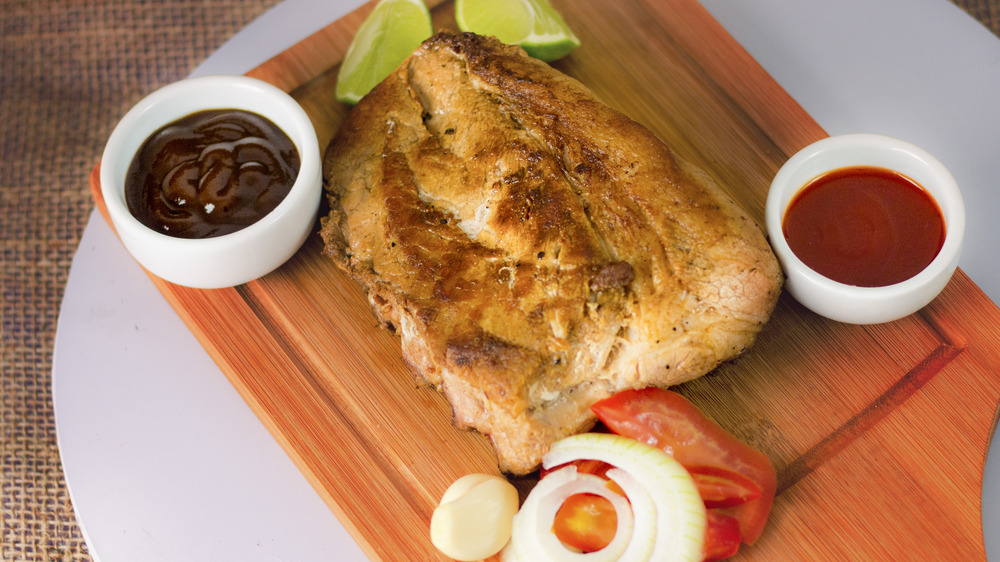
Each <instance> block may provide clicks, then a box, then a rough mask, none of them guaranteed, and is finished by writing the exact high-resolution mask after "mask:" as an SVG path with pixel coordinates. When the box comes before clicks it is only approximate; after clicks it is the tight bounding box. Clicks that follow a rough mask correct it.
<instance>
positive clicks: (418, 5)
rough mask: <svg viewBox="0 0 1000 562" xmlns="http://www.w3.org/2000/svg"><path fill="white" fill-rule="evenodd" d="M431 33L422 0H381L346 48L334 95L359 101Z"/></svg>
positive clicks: (432, 31) (431, 27)
mask: <svg viewBox="0 0 1000 562" xmlns="http://www.w3.org/2000/svg"><path fill="white" fill-rule="evenodd" d="M433 33H434V27H433V25H432V23H431V14H430V11H429V10H428V9H427V5H426V4H424V2H423V0H380V1H379V3H378V4H377V5H376V6H375V8H374V9H373V10H372V12H371V14H369V15H368V17H367V18H365V21H364V22H362V23H361V27H359V28H358V31H357V33H355V35H354V38H353V39H352V40H351V44H350V46H349V47H348V48H347V54H346V55H344V62H343V63H341V65H340V74H339V76H338V77H337V86H336V89H335V90H334V97H335V98H336V99H337V101H340V102H342V103H347V104H351V105H353V104H356V103H358V102H359V101H360V100H361V98H362V97H364V96H365V94H367V93H368V92H369V91H371V89H372V88H374V87H375V86H376V85H377V84H378V83H379V82H381V81H382V80H384V79H385V78H386V76H389V74H391V73H392V71H393V70H396V68H398V67H399V64H400V63H402V62H403V61H404V60H405V59H406V57H408V56H410V54H412V53H413V51H415V50H416V49H417V47H419V46H420V43H422V42H423V41H424V40H425V39H427V38H428V37H430V36H431V35H432V34H433Z"/></svg>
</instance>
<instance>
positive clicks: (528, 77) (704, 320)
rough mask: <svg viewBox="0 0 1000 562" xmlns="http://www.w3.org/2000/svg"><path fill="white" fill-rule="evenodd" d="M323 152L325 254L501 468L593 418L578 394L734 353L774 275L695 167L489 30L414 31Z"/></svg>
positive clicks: (751, 333) (678, 374)
mask: <svg viewBox="0 0 1000 562" xmlns="http://www.w3.org/2000/svg"><path fill="white" fill-rule="evenodd" d="M324 166H325V170H324V180H325V184H326V188H327V194H328V198H329V201H330V206H331V211H330V214H329V216H328V217H325V219H324V220H323V224H322V231H321V232H322V236H323V238H324V241H325V252H326V253H327V254H328V255H329V256H330V257H331V258H333V260H334V261H335V262H336V263H337V264H338V265H339V266H340V267H342V268H343V269H344V270H346V271H347V272H349V273H350V274H351V275H352V276H353V277H354V278H355V279H357V280H358V281H359V282H360V283H361V284H362V285H363V286H364V288H365V290H366V291H367V295H368V299H369V301H370V302H371V305H372V307H373V309H374V311H375V313H376V315H377V316H378V318H379V319H380V321H381V323H382V325H383V326H385V327H386V328H388V329H389V330H392V331H394V332H396V333H398V334H399V335H400V337H401V342H402V353H403V356H404V357H405V359H406V361H407V362H408V363H409V365H410V366H411V367H412V370H413V371H414V373H415V375H416V377H417V379H418V380H419V381H420V382H421V383H426V384H430V385H434V386H435V387H436V388H437V389H439V390H440V391H441V392H442V393H444V395H445V396H446V397H447V399H448V400H449V402H450V403H451V406H452V409H453V412H454V423H455V425H456V426H458V427H460V428H464V429H475V430H477V431H479V432H481V433H483V434H486V435H488V436H489V437H490V439H491V440H492V443H493V445H494V448H495V449H496V453H497V457H498V461H499V466H500V468H501V469H502V470H504V471H506V472H508V473H513V474H525V473H528V472H530V471H532V470H534V469H535V468H537V466H538V465H539V463H540V461H541V457H542V455H543V454H544V453H545V452H546V451H547V450H548V449H549V446H550V445H551V444H552V443H553V442H555V441H556V440H558V439H560V438H563V437H566V436H568V435H571V434H574V433H578V432H581V431H586V430H588V429H590V428H591V427H593V425H594V423H595V417H594V415H593V414H592V413H591V411H590V409H589V407H590V405H591V404H592V403H594V402H595V401H597V400H599V399H602V398H605V397H607V396H610V395H612V394H614V393H616V392H619V391H621V390H625V389H631V388H640V387H645V386H650V385H657V386H669V385H675V384H678V383H681V382H684V381H687V380H690V379H693V378H696V377H699V376H701V375H704V374H705V373H708V372H709V371H711V370H713V369H714V368H715V367H716V366H718V365H719V363H720V362H723V361H726V360H729V359H731V358H733V357H735V356H736V355H738V354H740V353H741V352H743V351H744V350H745V349H747V348H748V346H750V345H751V343H752V342H753V341H754V338H755V337H756V335H757V333H758V332H759V331H760V329H761V327H762V326H763V325H764V323H765V322H766V321H767V319H768V318H769V316H770V314H771V312H772V311H773V309H774V306H775V303H776V301H777V298H778V295H779V293H780V291H781V285H782V280H783V277H782V274H781V270H780V268H779V266H778V263H777V260H776V259H775V257H774V255H773V253H772V252H771V249H770V247H769V246H768V244H767V241H766V240H765V238H764V236H763V234H762V232H761V229H760V228H759V226H758V225H757V224H756V223H755V222H754V221H753V220H752V219H750V218H749V217H748V216H747V215H746V213H745V212H744V211H743V210H742V209H740V208H739V207H738V206H737V205H736V204H735V203H734V202H733V201H732V200H731V198H730V197H728V196H727V195H726V193H725V192H724V191H722V190H721V189H720V188H718V187H717V186H716V185H715V184H714V183H713V181H712V180H711V179H710V178H709V177H708V176H707V175H706V174H704V173H703V172H701V171H699V170H697V169H695V168H694V167H692V166H690V165H688V164H686V163H684V162H682V161H680V160H679V159H678V158H676V157H675V156H674V155H673V154H672V153H671V151H670V150H669V149H668V148H667V147H666V146H664V144H663V143H662V142H661V141H659V140H658V139H657V138H656V137H655V136H654V135H653V134H652V133H651V132H649V131H648V130H647V129H645V128H644V127H642V126H641V125H639V124H638V123H636V122H634V121H632V120H631V119H629V118H628V117H626V116H625V115H623V114H621V113H620V112H618V111H615V110H613V109H611V108H609V107H608V106H606V105H604V104H603V103H601V102H600V101H599V100H597V99H596V97H595V96H594V94H593V93H592V92H590V91H589V90H588V89H587V88H586V87H584V86H583V85H582V84H580V83H579V82H578V81H576V80H574V79H572V78H570V77H568V76H566V75H564V74H562V73H560V72H559V71H557V70H555V69H553V68H552V67H550V66H549V65H547V64H545V63H544V62H541V61H538V60H535V59H532V58H530V57H528V56H527V55H526V54H525V53H524V52H523V51H522V50H521V49H519V48H517V47H513V46H508V45H504V44H502V43H500V42H498V41H496V40H495V39H492V38H485V37H481V36H477V35H473V34H462V35H455V34H449V33H440V34H437V35H435V36H433V37H431V38H430V39H428V40H427V41H426V42H425V43H424V44H423V45H422V46H421V47H420V48H419V49H417V50H416V51H415V52H414V53H413V55H412V56H410V57H409V58H408V59H407V60H406V61H405V62H404V63H403V64H402V65H401V66H400V67H399V69H398V70H396V71H395V73H394V74H392V75H390V76H389V77H388V78H387V79H386V80H385V81H384V82H382V83H381V84H380V85H378V86H377V87H376V88H375V89H374V90H373V91H372V92H370V93H369V94H368V95H367V96H366V97H365V98H364V99H362V100H361V101H360V102H359V103H358V105H357V106H356V107H355V108H354V109H353V110H352V111H351V113H350V114H349V116H348V117H347V119H346V121H345V123H344V124H343V125H342V127H341V129H340V130H339V131H338V133H337V135H336V137H335V138H334V139H333V141H332V142H331V143H330V146H329V147H328V149H327V152H326V154H325V157H324Z"/></svg>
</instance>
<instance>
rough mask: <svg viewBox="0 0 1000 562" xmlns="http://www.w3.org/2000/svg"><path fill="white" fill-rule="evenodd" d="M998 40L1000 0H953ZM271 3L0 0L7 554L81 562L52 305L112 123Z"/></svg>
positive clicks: (1, 546)
mask: <svg viewBox="0 0 1000 562" xmlns="http://www.w3.org/2000/svg"><path fill="white" fill-rule="evenodd" d="M955 1H956V3H957V4H959V5H960V6H962V7H963V8H964V9H966V10H967V11H968V12H969V13H970V14H971V15H972V16H973V17H975V18H977V19H978V20H979V21H981V22H982V23H983V24H984V25H986V26H987V27H989V28H990V29H991V30H992V31H993V32H994V33H997V34H998V35H1000V0H955ZM276 3H278V0H162V1H156V2H149V1H148V0H147V1H140V0H105V1H101V0H95V1H91V0H85V1H80V0H57V1H38V0H0V321H2V322H0V338H2V348H0V466H2V470H3V474H2V480H0V513H2V517H3V527H2V534H0V559H2V560H5V561H6V560H12V561H20V560H60V561H62V560H90V556H89V554H88V552H87V546H86V544H85V542H84V540H83V537H82V535H81V533H80V529H79V527H78V526H77V524H76V521H75V518H74V514H73V506H72V504H71V503H70V499H69V494H68V492H67V490H66V484H65V480H64V478H63V473H62V468H61V466H60V461H59V451H58V450H57V447H56V434H55V424H54V421H53V414H52V395H51V385H50V382H51V380H50V375H51V370H52V345H53V341H54V338H55V329H56V321H57V315H58V311H59V304H60V301H61V299H62V295H63V290H64V288H65V284H66V278H67V275H68V273H69V267H70V262H71V261H72V258H73V254H74V252H75V251H76V247H77V244H78V243H79V239H80V235H81V233H82V231H83V228H84V226H85V225H86V221H87V219H88V217H89V215H90V211H91V209H92V208H93V203H92V202H91V199H90V195H89V191H88V185H87V178H88V174H89V172H90V169H91V167H93V166H94V164H95V163H96V162H97V159H98V157H99V155H100V153H101V151H102V149H103V146H104V143H105V141H106V140H107V137H108V135H109V134H110V133H111V129H112V128H113V127H114V125H115V123H116V122H117V120H118V119H119V118H120V117H121V116H122V115H124V113H125V112H126V111H127V110H128V108H129V107H131V106H132V105H133V104H135V103H136V102H137V101H139V99H141V98H142V97H143V96H145V95H146V94H148V93H149V92H151V91H153V90H155V89H156V88H158V87H160V86H163V85H165V84H168V83H170V82H174V81H176V80H179V79H181V78H183V77H184V76H186V75H187V74H188V73H190V72H191V70H193V69H194V67H195V66H196V65H197V64H198V63H199V62H200V61H202V60H203V59H204V58H205V57H206V56H208V55H209V54H210V53H211V52H212V51H214V50H215V49H216V48H217V47H218V46H220V45H221V44H222V43H223V42H224V41H225V40H226V39H228V38H229V37H230V36H232V35H233V34H234V33H235V32H236V31H238V30H239V29H240V28H242V27H243V26H245V25H246V24H247V23H249V22H250V21H251V20H252V19H253V18H255V17H256V16H258V15H259V14H261V13H263V12H264V11H265V10H266V9H267V8H269V7H271V6H272V5H274V4H276Z"/></svg>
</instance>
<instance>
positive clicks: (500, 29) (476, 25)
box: [455, 0, 580, 61]
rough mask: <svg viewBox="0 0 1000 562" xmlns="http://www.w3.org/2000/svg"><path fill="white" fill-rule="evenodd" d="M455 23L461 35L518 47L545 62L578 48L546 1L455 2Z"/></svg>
mask: <svg viewBox="0 0 1000 562" xmlns="http://www.w3.org/2000/svg"><path fill="white" fill-rule="evenodd" d="M455 22H456V23H458V28H459V29H461V30H462V31H471V32H473V33H478V34H479V35H492V36H494V37H496V38H497V39H499V40H501V41H503V42H504V43H508V44H511V45H520V46H521V47H522V48H524V50H525V51H527V53H528V54H529V55H531V56H533V57H535V58H539V59H542V60H544V61H553V60H556V59H558V58H562V57H564V56H566V55H568V54H569V53H570V51H572V50H573V49H575V48H577V47H579V46H580V40H579V39H578V38H577V37H576V35H574V34H573V30H572V29H570V28H569V26H568V25H566V21H565V20H563V18H562V16H560V15H559V12H557V11H556V9H555V8H553V7H552V4H550V3H549V0H456V1H455Z"/></svg>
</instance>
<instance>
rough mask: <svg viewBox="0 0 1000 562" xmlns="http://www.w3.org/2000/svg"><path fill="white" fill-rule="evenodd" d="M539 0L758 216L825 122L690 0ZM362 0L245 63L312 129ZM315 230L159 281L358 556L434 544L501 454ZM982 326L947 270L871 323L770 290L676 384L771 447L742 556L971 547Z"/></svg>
mask: <svg viewBox="0 0 1000 562" xmlns="http://www.w3.org/2000/svg"><path fill="white" fill-rule="evenodd" d="M553 3H554V4H556V5H557V6H558V7H559V8H560V9H561V11H562V13H563V14H564V15H565V17H566V19H567V21H568V22H569V24H570V25H571V26H572V28H573V29H574V30H575V31H576V32H577V34H578V35H579V36H580V37H581V38H582V40H583V46H582V47H581V48H580V49H578V50H577V51H576V52H574V53H573V54H571V55H570V56H569V57H567V58H565V59H563V60H560V61H557V62H556V63H554V66H555V67H557V68H559V69H560V70H562V71H564V72H566V73H568V74H569V75H571V76H573V77H575V78H577V79H579V80H581V81H582V82H583V83H584V84H586V85H587V86H589V87H590V88H592V89H593V90H594V91H595V92H596V93H597V94H598V95H599V96H600V97H602V98H603V99H604V100H605V101H606V102H608V103H609V104H610V105H612V106H614V107H616V108H618V109H621V110H622V111H624V112H625V113H626V114H628V115H630V116H631V117H633V118H634V119H636V120H637V121H639V122H641V123H643V124H644V125H646V126H647V127H649V128H650V129H652V130H653V131H654V132H655V133H656V134H657V135H658V136H659V137H660V138H661V139H663V140H664V141H665V142H666V143H667V144H668V145H670V146H671V147H672V148H673V149H674V150H675V151H677V152H678V153H679V154H681V155H682V156H684V157H686V158H688V159H689V160H691V161H693V162H695V163H697V164H699V165H700V166H701V167H703V168H704V169H705V170H707V171H709V172H710V173H711V174H712V175H714V176H715V177H716V179H717V180H718V181H719V183H720V184H721V185H723V186H726V188H727V189H728V191H729V192H730V194H731V195H732V196H733V197H734V198H735V199H736V200H737V201H738V202H739V203H740V204H741V205H743V206H744V207H745V208H746V209H747V210H748V211H749V212H750V214H751V215H752V216H754V217H755V218H756V219H757V220H758V221H760V222H763V214H764V213H763V209H764V200H765V196H766V192H767V187H768V184H769V182H770V179H771V177H772V176H773V174H774V173H775V171H776V170H777V169H778V167H779V166H780V165H781V164H782V163H783V162H784V161H785V160H786V159H787V158H788V157H789V156H790V155H791V154H793V153H794V152H795V151H797V150H798V149H799V148H801V147H803V146H805V145H806V144H808V143H809V142H812V141H814V140H817V139H819V138H822V137H824V136H826V134H825V133H824V131H823V130H822V129H821V128H820V127H819V126H818V125H817V124H816V123H815V122H814V121H813V120H812V119H811V118H810V117H809V115H807V114H806V113H805V112H804V111H803V110H802V108H800V107H799V106H798V105H797V104H796V103H795V102H794V101H793V100H792V99H791V98H790V97H789V96H788V94H787V93H785V92H784V91H783V90H782V89H781V88H780V87H779V86H778V85H777V84H776V83H775V82H774V81H773V80H772V79H771V78H770V77H769V76H768V75H767V73H766V72H764V70H763V69H761V67H760V66H759V65H758V64H757V63H756V62H755V61H754V60H753V59H752V58H751V57H750V56H749V55H748V54H747V53H746V52H745V51H743V49H742V48H741V47H740V46H739V45H738V44H737V43H736V42H735V41H734V40H733V39H732V38H731V37H730V36H729V35H728V34H727V33H726V32H725V30H724V29H723V28H722V27H721V26H720V25H718V23H717V22H715V21H714V20H713V19H712V17H711V16H710V15H709V14H708V13H707V12H706V11H705V10H704V9H703V8H702V7H701V5H700V4H698V3H697V2H696V1H695V0H669V1H668V0H645V1H628V2H608V1H606V0H586V1H584V0H576V1H572V0H553ZM428 4H429V5H431V6H433V15H434V20H435V25H436V27H437V28H449V29H454V23H453V22H454V20H453V7H452V5H451V3H450V2H444V3H442V2H440V0H438V1H437V2H434V1H431V2H428ZM371 8H372V4H367V5H365V6H363V7H361V8H359V9H358V10H357V11H356V12H354V13H352V14H349V15H348V16H345V17H344V18H343V19H341V20H340V21H337V22H335V23H333V24H331V25H330V26H329V27H327V28H325V29H323V30H321V31H320V32H318V33H316V34H315V35H313V36H311V37H309V38H307V39H305V40H303V41H302V42H301V43H299V44H297V45H295V46H293V47H291V48H290V49H288V50H287V51H286V52H284V53H282V54H280V55H278V56H277V57H275V58H274V59H272V60H270V61H268V62H266V63H265V64H263V65H261V66H260V67H259V68H257V69H255V70H253V71H252V72H251V73H250V74H251V75H252V76H255V77H258V78H262V79H264V80H267V81H270V82H272V83H274V84H276V85H278V86H280V87H282V88H284V89H286V90H287V91H290V92H291V93H292V95H293V96H294V97H295V98H296V99H298V100H299V101H300V103H301V104H302V105H303V107H305V109H306V111H307V112H308V113H309V115H310V117H311V118H312V120H313V122H314V124H315V126H316V129H317V133H318V135H319V140H320V143H321V146H326V144H327V142H328V141H329V140H330V138H331V137H332V136H333V134H334V132H335V131H336V129H337V126H338V124H339V123H340V122H341V120H342V119H343V118H344V116H345V115H346V112H347V108H345V107H343V106H341V105H340V104H338V103H336V102H335V101H334V100H333V86H334V83H335V80H336V77H337V65H338V63H339V62H340V60H341V58H342V55H343V53H344V52H345V50H346V48H347V45H348V43H349V41H350V38H351V37H352V36H353V32H354V30H355V29H356V28H357V26H358V25H359V24H360V22H361V21H362V20H363V19H364V17H365V16H366V15H367V14H368V13H369V12H370V10H371ZM303 17H308V15H307V14H303ZM95 172H96V170H95ZM91 181H92V185H93V187H94V194H95V198H96V200H97V203H98V206H99V207H102V208H103V202H102V201H101V200H100V193H99V189H98V184H97V176H96V175H94V176H93V177H92V180H91ZM102 210H103V209H102ZM320 250H321V242H320V240H319V237H318V235H317V236H313V237H312V238H311V239H310V240H309V241H308V242H307V243H306V244H305V246H304V247H303V248H302V249H301V251H299V252H298V254H296V255H295V256H294V257H293V258H292V260H291V261H290V262H288V263H287V264H286V265H284V266H283V267H281V268H280V269H278V270H277V271H275V272H273V273H272V274H270V275H267V276H266V277H264V278H262V279H260V280H258V281H255V282H252V283H248V284H246V285H241V286H239V287H235V288H231V289H224V290H212V291H205V290H195V289H187V288H183V287H178V286H175V285H171V284H169V283H166V282H164V281H162V280H160V279H158V278H155V277H154V279H153V280H154V282H155V283H156V285H157V287H158V288H159V289H160V290H161V291H162V293H163V294H164V296H165V297H166V298H167V300H168V301H169V302H170V303H171V304H172V305H173V307H174V308H175V309H176V310H177V312H178V314H179V315H180V316H181V317H182V318H183V320H184V321H185V322H186V323H187V325H188V326H189V327H190V329H191V330H192V331H193V332H194V334H195V335H196V336H197V337H198V339H199V340H200V341H201V342H202V344H203V345H204V346H205V348H206V349H207V350H208V352H209V353H210V354H211V355H212V357H214V359H215V361H216V362H217V363H218V365H219V366H220V367H221V369H222V371H223V372H224V373H225V374H226V376H227V377H228V378H229V379H230V381H231V382H232V384H233V385H234V386H235V387H236V388H237V390H238V391H239V392H240V393H241V394H242V396H243V397H244V398H245V400H246V401H247V403H248V404H249V405H250V407H251V408H252V409H253V410H254V412H256V413H257V415H258V416H259V417H260V419H261V420H262V421H263V423H264V424H265V426H267V428H268V429H269V430H270V431H271V433H272V434H273V435H274V437H275V439H277V440H278V442H279V443H280V444H281V445H282V447H283V448H284V449H285V451H287V453H288V454H289V456H290V457H291V458H292V459H293V460H294V461H295V463H296V464H297V465H298V466H299V468H300V469H301V470H302V472H303V473H304V474H305V476H306V477H307V478H308V480H309V481H310V482H311V483H312V484H313V486H314V487H315V489H316V491H317V492H318V493H319V494H320V496H322V498H323V499H324V500H325V501H326V502H327V504H328V505H329V506H330V508H331V509H332V510H333V511H334V512H335V513H336V515H337V516H338V517H339V518H340V520H341V521H342V522H343V523H344V525H345V526H346V527H347V529H348V530H349V531H350V532H351V534H352V535H353V536H354V538H355V539H356V540H357V541H358V542H359V544H360V545H361V547H362V548H363V549H364V551H365V552H366V553H367V554H368V555H369V556H370V557H371V558H373V559H381V560H408V561H410V560H432V559H437V558H439V557H440V555H439V554H438V553H437V552H436V551H435V550H434V548H433V547H432V546H431V544H430V541H429V538H428V525H429V520H430V515H431V512H432V510H433V509H434V507H435V506H436V504H437V501H438V499H439V498H440V496H441V494H442V493H443V492H444V490H445V488H446V487H447V486H448V485H449V484H450V483H451V482H452V481H453V480H455V479H456V478H458V477H459V476H461V475H463V474H466V473H469V472H489V473H496V472H497V467H496V464H495V460H494V457H493V453H492V450H491V448H490V446H489V444H488V443H487V441H486V439H485V438H483V437H482V436H480V435H477V434H474V433H467V432H462V431H458V430H456V429H454V428H452V426H451V423H450V409H449V407H448V405H447V403H446V402H445V400H444V399H443V398H442V397H441V396H440V395H438V394H437V393H436V392H435V391H433V390H429V389H424V388H417V387H416V386H415V384H414V382H413V378H412V377H411V375H410V373H409V372H408V370H407V368H406V366H405V365H404V363H403V361H402V359H401V355H400V347H399V341H398V339H397V338H396V337H395V336H392V335H390V334H388V333H386V332H385V331H383V330H381V329H380V328H379V327H378V325H377V323H376V321H375V319H374V316H373V315H372V313H371V312H370V311H369V308H368V305H367V302H366V299H365V298H364V295H363V294H362V291H361V289H360V288H359V286H358V285H356V284H355V283H354V282H353V281H351V280H350V279H349V278H347V277H346V276H345V275H344V274H342V273H341V272H340V271H338V270H337V269H336V268H335V267H334V265H333V264H332V262H330V261H328V260H327V259H326V258H324V257H323V256H321V254H320ZM998 328H1000V310H998V309H997V307H996V306H995V305H994V304H993V303H992V302H991V301H990V300H989V299H988V298H987V297H986V296H985V295H984V294H983V293H982V292H981V291H980V290H979V289H978V288H977V287H976V286H975V284H973V283H972V282H971V281H970V280H969V278H968V277H967V276H966V275H965V274H964V273H963V272H961V271H959V272H957V273H956V274H955V277H954V278H953V279H952V281H951V283H950V284H949V285H948V287H947V288H946V289H945V291H944V293H943V294H942V295H941V296H940V297H939V298H938V299H936V300H935V301H934V302H933V303H931V304H930V305H929V306H927V307H926V308H925V309H923V310H921V311H920V312H918V313H916V314H914V315H911V316H910V317H908V318H905V319H903V320H900V321H897V322H893V323H890V324H884V325H876V326H865V327H862V326H851V325H844V324H838V323H835V322H831V321H827V320H824V319H822V318H820V317H817V316H816V315H814V314H812V313H811V312H809V311H808V310H806V309H804V308H803V307H801V306H800V305H798V304H797V303H796V302H795V301H794V300H793V299H791V298H790V297H788V296H787V295H784V296H783V297H782V298H781V300H780V302H779V304H778V308H777V310H776V312H775V314H774V317H773V319H772V320H771V322H770V323H769V324H768V325H767V327H766V328H765V329H764V331H763V332H762V333H761V335H760V338H759V341H758V343H757V344H756V345H755V346H754V347H753V348H752V349H751V350H750V351H749V352H748V353H747V354H745V355H744V356H743V357H741V358H740V359H738V360H737V361H734V362H731V363H728V364H726V365H723V366H722V367H720V368H719V369H718V370H717V371H715V372H714V373H712V374H710V375H708V376H706V377H703V378H701V379H698V380H696V381H693V382H691V383H687V384H685V385H683V386H682V387H680V388H679V390H680V391H681V392H682V393H683V394H685V395H686V396H688V397H689V398H690V399H691V400H692V401H694V402H695V403H696V404H697V405H699V406H700V407H701V408H702V409H703V411H705V412H706V413H707V414H708V415H709V416H711V417H712V418H714V419H715V420H717V421H718V422H719V423H720V424H722V425H723V426H725V427H726V428H728V429H729V430H730V431H732V432H733V433H735V434H736V435H737V436H739V437H741V438H742V439H744V440H745V441H747V442H749V443H751V444H752V445H754V446H756V447H758V448H759V449H761V450H763V451H764V452H765V453H766V454H767V455H768V456H769V457H770V458H771V460H772V461H773V463H774V464H775V467H776V468H777V471H778V477H779V487H778V496H777V499H776V501H775V504H774V511H773V513H772V515H771V520H770V522H769V524H768V528H767V529H766V530H765V533H764V535H763V537H762V538H761V539H760V541H758V543H757V544H755V545H754V546H752V547H744V548H743V549H742V551H741V554H740V558H742V559H747V560H768V561H772V560H883V559H885V560H888V559H893V560H900V559H919V560H950V559H956V560H957V559H961V560H976V559H985V554H984V547H983V538H982V525H981V509H980V504H981V501H980V496H981V485H982V475H983V465H984V463H985V456H986V451H987V448H988V444H989V440H990V436H991V435H992V431H993V428H994V426H995V423H996V412H997V404H998V400H1000V337H998V334H1000V330H998ZM523 483H524V482H522V484H523Z"/></svg>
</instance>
